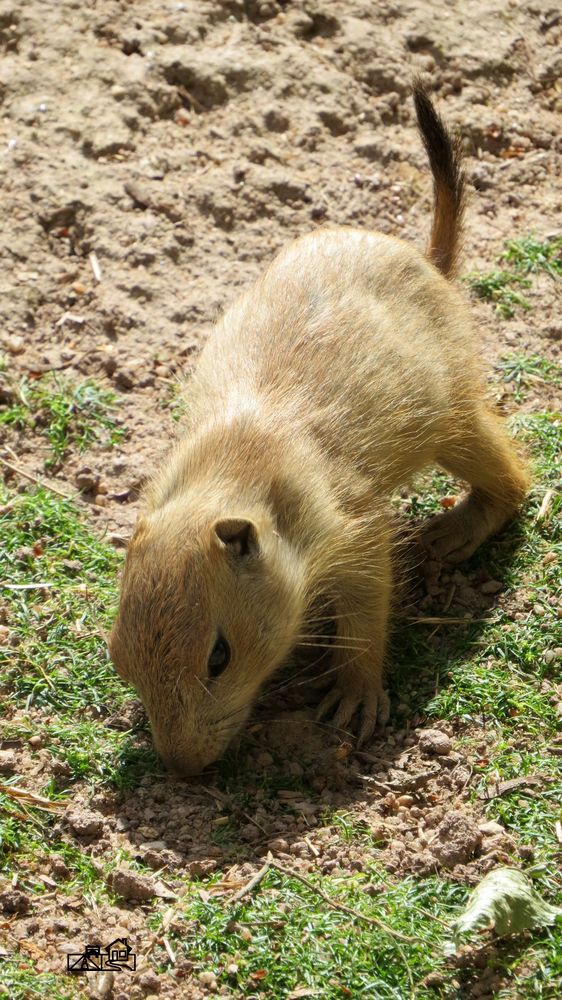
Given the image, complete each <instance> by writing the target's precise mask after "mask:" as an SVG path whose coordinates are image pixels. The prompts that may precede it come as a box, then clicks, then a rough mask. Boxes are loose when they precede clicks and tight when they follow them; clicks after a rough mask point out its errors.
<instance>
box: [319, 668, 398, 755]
mask: <svg viewBox="0 0 562 1000" xmlns="http://www.w3.org/2000/svg"><path fill="white" fill-rule="evenodd" d="M332 711H333V713H334V714H333V717H332V724H333V726H334V727H335V728H336V729H346V728H347V727H348V726H349V724H350V722H351V720H352V718H353V716H354V715H355V713H356V712H357V713H358V720H359V723H358V729H359V731H358V735H357V744H358V746H362V745H363V744H364V743H366V742H367V740H369V739H370V738H371V736H372V735H373V733H374V731H375V729H376V728H377V726H379V727H380V728H381V729H382V727H383V726H385V725H386V723H387V722H388V716H389V714H390V699H389V697H388V694H387V693H386V691H385V690H384V688H383V686H382V680H381V678H380V677H377V676H376V675H375V676H373V675H372V674H369V673H363V672H362V671H360V670H358V669H356V668H354V667H341V668H340V670H339V671H338V679H337V681H336V683H335V685H334V687H333V688H332V689H331V691H329V692H328V694H327V695H326V696H325V697H324V698H323V699H322V701H321V702H320V705H319V706H318V710H317V713H316V718H317V719H319V720H321V719H326V718H327V717H328V716H329V715H330V714H331V713H332Z"/></svg>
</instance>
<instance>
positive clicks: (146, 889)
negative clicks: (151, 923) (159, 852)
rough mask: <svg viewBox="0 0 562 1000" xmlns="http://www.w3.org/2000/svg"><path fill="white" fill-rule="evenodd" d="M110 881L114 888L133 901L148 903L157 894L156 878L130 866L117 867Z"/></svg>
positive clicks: (124, 897)
mask: <svg viewBox="0 0 562 1000" xmlns="http://www.w3.org/2000/svg"><path fill="white" fill-rule="evenodd" d="M110 881H111V886H112V888H113V890H114V891H115V892H116V893H118V894H119V895H120V896H122V897H123V899H127V900H129V901H130V902H132V903H146V902H147V901H148V900H149V899H152V898H153V896H154V895H155V894H156V885H155V882H154V879H152V878H151V877H150V876H149V875H139V873H138V872H133V871H131V870H130V869H129V868H116V870H115V871H114V872H113V874H112V876H111V879H110Z"/></svg>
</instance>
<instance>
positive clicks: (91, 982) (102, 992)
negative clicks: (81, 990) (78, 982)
mask: <svg viewBox="0 0 562 1000" xmlns="http://www.w3.org/2000/svg"><path fill="white" fill-rule="evenodd" d="M114 984H115V973H114V972H109V971H108V972H99V973H94V974H93V975H92V974H90V975H89V976H88V980H87V985H88V991H89V994H90V996H91V997H92V998H93V1000H109V998H110V997H112V996H113V987H114Z"/></svg>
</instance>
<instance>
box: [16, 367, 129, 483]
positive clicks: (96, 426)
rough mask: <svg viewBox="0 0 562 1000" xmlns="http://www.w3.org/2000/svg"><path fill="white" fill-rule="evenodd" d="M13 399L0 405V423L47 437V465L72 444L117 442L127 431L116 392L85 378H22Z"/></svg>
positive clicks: (81, 448) (46, 376)
mask: <svg viewBox="0 0 562 1000" xmlns="http://www.w3.org/2000/svg"><path fill="white" fill-rule="evenodd" d="M12 389H13V395H14V399H13V401H11V402H10V403H9V404H8V405H4V406H0V424H4V425H8V426H12V427H15V428H17V430H35V431H37V432H38V433H39V434H41V435H42V436H43V437H45V438H47V440H48V442H49V444H50V447H51V455H50V457H49V458H48V459H47V460H46V462H45V465H46V467H50V466H53V465H56V464H58V463H59V462H60V461H61V460H62V459H63V458H64V456H65V455H66V453H67V451H68V449H69V448H70V446H71V445H75V446H76V447H77V448H78V450H79V451H84V449H85V448H87V447H89V446H90V445H92V444H95V443H97V444H103V445H114V444H116V443H117V442H118V441H119V440H120V439H121V438H122V437H123V435H124V434H125V430H124V428H123V427H121V426H119V421H118V418H117V416H116V414H115V407H116V400H115V396H114V394H113V393H112V392H111V391H109V390H107V389H103V388H102V387H101V386H99V385H97V383H96V382H94V381H93V380H92V379H86V380H85V381H84V382H80V383H78V384H77V385H74V384H72V383H71V382H69V381H67V380H66V379H63V378H60V377H59V376H55V377H53V376H50V375H43V376H42V377H41V378H39V379H36V380H35V381H30V380H29V379H22V380H21V381H20V382H19V383H18V384H17V385H15V386H13V387H12Z"/></svg>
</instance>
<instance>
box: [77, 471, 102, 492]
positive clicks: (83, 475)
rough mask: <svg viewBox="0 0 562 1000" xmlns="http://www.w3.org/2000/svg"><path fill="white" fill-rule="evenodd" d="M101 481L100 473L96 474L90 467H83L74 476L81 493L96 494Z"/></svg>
mask: <svg viewBox="0 0 562 1000" xmlns="http://www.w3.org/2000/svg"><path fill="white" fill-rule="evenodd" d="M99 481H100V474H99V472H95V471H94V470H93V469H91V468H90V466H89V465H83V466H82V467H81V468H80V469H78V472H77V473H76V474H75V476H74V482H75V483H76V485H77V487H78V489H79V490H80V492H81V493H94V492H95V491H96V490H97V488H98V484H99Z"/></svg>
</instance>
